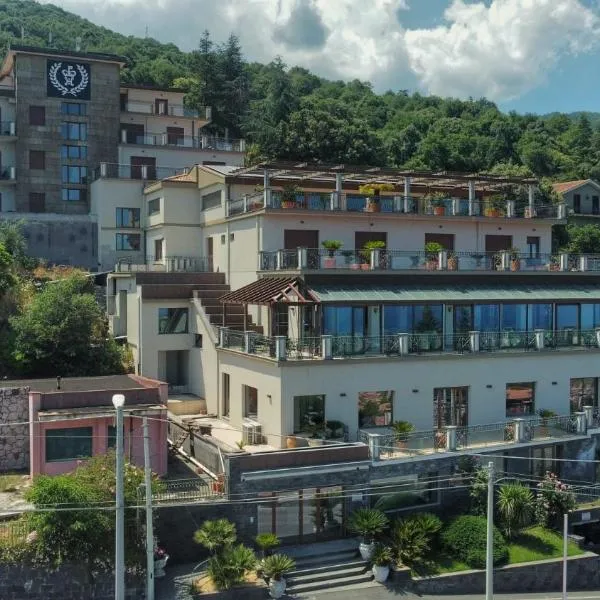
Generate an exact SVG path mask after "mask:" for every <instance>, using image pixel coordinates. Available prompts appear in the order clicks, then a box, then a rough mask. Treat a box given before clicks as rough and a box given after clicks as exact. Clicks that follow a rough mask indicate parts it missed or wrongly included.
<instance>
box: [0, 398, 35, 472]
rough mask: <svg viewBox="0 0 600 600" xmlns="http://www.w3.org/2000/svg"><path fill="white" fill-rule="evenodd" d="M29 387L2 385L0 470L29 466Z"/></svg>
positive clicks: (0, 401)
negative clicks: (26, 423)
mask: <svg viewBox="0 0 600 600" xmlns="http://www.w3.org/2000/svg"><path fill="white" fill-rule="evenodd" d="M27 421H29V388H3V387H1V386H0V423H2V424H3V427H2V430H1V432H0V471H13V470H20V469H28V468H29V425H13V426H7V425H10V424H11V423H23V422H27Z"/></svg>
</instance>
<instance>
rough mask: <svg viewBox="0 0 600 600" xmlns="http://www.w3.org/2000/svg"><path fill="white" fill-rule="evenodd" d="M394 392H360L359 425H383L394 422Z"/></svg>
mask: <svg viewBox="0 0 600 600" xmlns="http://www.w3.org/2000/svg"><path fill="white" fill-rule="evenodd" d="M393 406H394V392H393V391H383V392H360V393H359V394H358V426H359V427H383V426H386V425H389V424H390V423H391V422H392V420H393V419H392V417H393Z"/></svg>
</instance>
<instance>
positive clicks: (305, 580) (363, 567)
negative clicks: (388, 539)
mask: <svg viewBox="0 0 600 600" xmlns="http://www.w3.org/2000/svg"><path fill="white" fill-rule="evenodd" d="M365 574H367V575H369V576H371V575H372V573H371V571H369V567H368V565H367V564H366V563H363V564H359V565H357V566H347V565H336V566H331V567H330V568H329V569H328V570H319V571H317V570H316V569H315V570H314V571H313V570H307V571H294V572H293V573H289V574H288V575H286V580H287V581H288V583H289V584H290V585H304V584H309V583H324V582H327V581H333V580H335V579H345V578H348V577H360V576H362V575H365Z"/></svg>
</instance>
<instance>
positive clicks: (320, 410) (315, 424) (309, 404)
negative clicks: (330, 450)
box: [294, 395, 325, 433]
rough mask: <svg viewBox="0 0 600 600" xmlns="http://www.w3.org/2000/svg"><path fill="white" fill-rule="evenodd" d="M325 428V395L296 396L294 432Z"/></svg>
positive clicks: (308, 431) (307, 431)
mask: <svg viewBox="0 0 600 600" xmlns="http://www.w3.org/2000/svg"><path fill="white" fill-rule="evenodd" d="M319 427H320V428H321V429H323V430H324V429H325V396H323V395H318V396H294V433H312V432H313V431H314V430H315V429H318V428H319Z"/></svg>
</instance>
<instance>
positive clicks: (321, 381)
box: [219, 351, 598, 443]
mask: <svg viewBox="0 0 600 600" xmlns="http://www.w3.org/2000/svg"><path fill="white" fill-rule="evenodd" d="M597 362H598V357H597V353H594V352H542V353H536V352H529V353H523V354H514V353H507V354H485V355H472V354H469V355H446V356H439V355H438V356H427V357H425V356H418V357H414V358H413V357H404V358H391V357H387V358H384V357H378V358H373V359H347V360H343V359H340V360H338V359H336V360H333V361H311V360H307V361H290V362H286V363H280V366H279V367H278V366H277V365H276V363H275V362H274V361H269V360H266V359H261V358H258V357H252V356H248V355H243V354H241V353H235V352H231V351H219V372H220V373H224V372H227V373H229V374H230V378H231V380H230V381H231V384H230V389H231V401H230V404H231V420H232V423H233V424H234V425H237V426H239V424H240V421H241V414H242V396H241V386H242V385H243V384H246V385H250V386H253V387H256V388H257V389H258V398H259V406H258V420H259V421H260V422H261V423H262V425H263V430H264V431H265V432H267V433H269V434H272V435H273V438H270V441H269V443H273V442H274V441H276V440H277V439H278V438H277V436H278V435H281V436H285V435H287V434H289V433H292V431H293V415H294V402H293V398H294V396H301V395H313V394H324V395H325V418H326V419H335V420H339V421H342V422H343V423H344V424H345V425H347V426H348V429H349V433H350V439H356V438H355V436H356V433H357V430H358V394H359V392H374V391H384V390H391V391H393V392H394V405H393V419H394V420H406V421H410V422H411V423H413V424H414V425H415V427H416V428H417V429H419V430H430V429H432V428H433V426H434V423H433V389H434V388H438V387H460V386H468V387H469V398H468V402H469V404H468V424H469V425H481V424H489V423H498V422H503V421H505V420H506V398H505V394H506V384H507V383H518V382H535V409H536V410H537V409H540V408H548V409H551V410H554V411H555V412H556V413H558V414H561V415H565V414H569V411H570V406H569V389H570V388H569V386H570V378H572V377H594V376H596V375H597V372H598V371H597ZM549 374H550V375H549ZM488 386H491V387H488ZM269 394H270V395H271V399H268V398H267V395H269ZM342 394H345V395H342Z"/></svg>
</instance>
